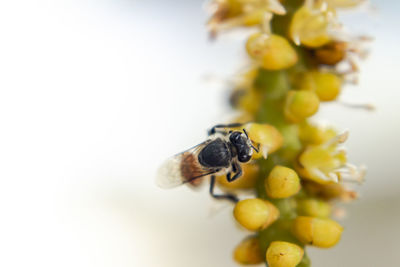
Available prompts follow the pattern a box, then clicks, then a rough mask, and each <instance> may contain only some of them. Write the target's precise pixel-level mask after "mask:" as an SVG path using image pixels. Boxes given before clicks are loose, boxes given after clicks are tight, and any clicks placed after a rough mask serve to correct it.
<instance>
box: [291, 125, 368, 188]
mask: <svg viewBox="0 0 400 267" xmlns="http://www.w3.org/2000/svg"><path fill="white" fill-rule="evenodd" d="M347 134H348V133H347V132H345V133H343V134H340V135H338V136H336V137H334V138H332V139H331V140H329V141H327V142H325V143H324V144H321V145H310V146H307V147H306V148H305V149H304V151H303V152H302V153H301V154H300V155H299V157H298V159H297V160H296V161H295V162H294V167H295V169H296V171H297V172H298V173H299V174H300V176H301V177H302V178H305V179H309V180H312V181H314V182H317V183H320V184H328V183H337V182H338V181H339V179H340V177H341V173H344V174H345V173H348V174H350V176H351V177H352V178H351V179H354V180H355V181H358V179H362V177H363V171H362V170H361V169H360V170H358V169H357V168H355V167H353V166H351V165H349V164H346V162H347V156H346V152H345V151H344V150H342V149H340V147H338V144H339V143H341V142H344V140H345V139H346V138H347ZM342 139H344V140H342Z"/></svg>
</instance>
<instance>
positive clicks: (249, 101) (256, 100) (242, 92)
mask: <svg viewBox="0 0 400 267" xmlns="http://www.w3.org/2000/svg"><path fill="white" fill-rule="evenodd" d="M261 101H262V98H261V94H260V92H257V91H256V90H254V89H251V88H248V89H242V88H241V89H236V90H235V91H234V92H233V93H232V96H231V103H232V105H233V106H234V107H236V108H238V109H239V110H242V111H245V112H247V113H249V114H256V113H257V111H258V110H259V108H260V106H261Z"/></svg>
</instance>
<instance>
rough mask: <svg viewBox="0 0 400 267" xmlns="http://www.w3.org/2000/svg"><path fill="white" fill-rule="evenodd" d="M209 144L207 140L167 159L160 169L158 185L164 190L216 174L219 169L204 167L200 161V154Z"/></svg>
mask: <svg viewBox="0 0 400 267" xmlns="http://www.w3.org/2000/svg"><path fill="white" fill-rule="evenodd" d="M209 142H211V141H210V140H207V141H205V142H203V143H201V144H199V145H197V146H195V147H192V148H191V149H188V150H186V151H184V152H182V153H179V154H177V155H175V156H173V157H171V158H169V159H167V160H166V161H165V162H164V163H163V165H161V167H160V168H159V169H158V173H157V180H156V182H157V185H158V186H159V187H162V188H172V187H176V186H179V185H181V184H184V183H190V182H192V181H194V180H195V179H197V178H200V177H203V176H207V175H210V174H213V173H216V172H217V171H218V170H217V169H214V168H207V167H204V166H202V165H201V164H200V163H199V161H198V154H199V153H200V151H201V149H202V148H203V147H205V146H206V145H207V144H208V143H209Z"/></svg>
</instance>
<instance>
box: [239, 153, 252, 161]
mask: <svg viewBox="0 0 400 267" xmlns="http://www.w3.org/2000/svg"><path fill="white" fill-rule="evenodd" d="M238 159H239V161H240V162H248V161H249V160H250V159H251V156H250V155H249V154H247V153H246V154H240V155H239V156H238Z"/></svg>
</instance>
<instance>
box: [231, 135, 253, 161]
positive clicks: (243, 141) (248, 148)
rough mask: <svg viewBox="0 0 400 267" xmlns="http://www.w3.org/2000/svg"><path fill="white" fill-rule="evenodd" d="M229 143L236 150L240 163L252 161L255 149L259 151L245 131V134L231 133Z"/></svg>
mask: <svg viewBox="0 0 400 267" xmlns="http://www.w3.org/2000/svg"><path fill="white" fill-rule="evenodd" d="M229 141H230V142H231V143H232V145H233V146H234V147H235V148H236V151H237V155H238V160H239V161H240V162H248V161H250V159H251V156H252V155H253V149H255V150H256V151H257V149H256V148H255V147H254V146H253V145H252V143H251V140H250V139H249V137H248V135H247V133H246V130H244V129H243V132H239V131H234V132H231V133H230V135H229Z"/></svg>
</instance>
